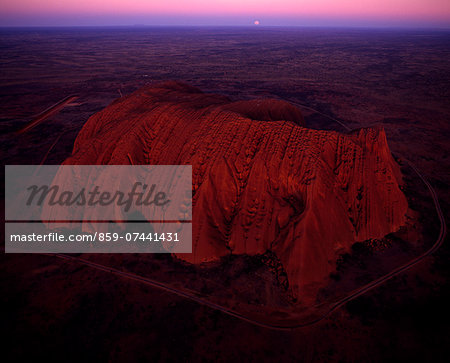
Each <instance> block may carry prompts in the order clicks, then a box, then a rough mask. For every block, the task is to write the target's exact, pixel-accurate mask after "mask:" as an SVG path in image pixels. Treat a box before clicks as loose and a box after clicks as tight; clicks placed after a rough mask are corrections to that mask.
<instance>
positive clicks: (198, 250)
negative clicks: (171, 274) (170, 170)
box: [66, 82, 407, 298]
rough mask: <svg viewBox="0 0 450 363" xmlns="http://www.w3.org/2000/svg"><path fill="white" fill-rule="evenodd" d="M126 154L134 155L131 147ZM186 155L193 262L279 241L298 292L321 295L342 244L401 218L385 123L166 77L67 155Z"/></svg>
mask: <svg viewBox="0 0 450 363" xmlns="http://www.w3.org/2000/svg"><path fill="white" fill-rule="evenodd" d="M128 155H129V156H128ZM130 157H131V160H133V162H134V163H135V164H165V165H169V164H190V165H192V167H193V169H192V170H193V253H192V254H179V255H178V257H179V258H182V259H184V260H186V261H189V262H192V263H200V262H203V261H210V260H214V259H217V258H219V257H221V256H224V255H226V254H229V253H235V254H250V255H254V254H262V253H264V252H266V251H267V250H271V251H273V252H274V253H275V254H276V255H277V256H278V258H279V259H280V260H281V262H282V264H283V265H284V268H285V270H286V272H287V274H288V278H289V283H290V288H291V290H292V292H293V293H294V294H295V295H296V296H298V297H300V298H302V297H304V296H314V295H315V293H316V292H317V290H318V288H319V287H320V286H321V285H323V283H324V281H326V279H327V277H328V275H329V274H330V272H332V271H333V270H334V268H335V261H336V259H337V257H338V255H339V254H340V253H342V252H344V251H347V250H348V249H349V248H350V246H351V245H352V244H353V243H354V242H356V241H363V240H366V239H369V238H380V237H383V236H385V235H386V234H388V233H390V232H393V231H395V230H397V229H398V228H399V227H400V226H401V225H402V224H403V223H404V222H405V213H406V211H407V201H406V198H405V196H404V195H403V193H402V192H401V190H400V189H399V183H400V182H401V175H400V171H399V168H398V166H397V165H396V163H395V162H394V160H393V158H392V156H391V153H390V151H389V148H388V144H387V140H386V135H385V133H384V130H383V129H382V128H370V129H361V130H358V131H355V132H353V133H351V134H340V133H338V132H329V131H318V130H311V129H308V128H306V127H304V121H303V118H302V115H301V113H300V111H299V110H298V109H297V108H296V107H294V106H292V105H290V104H288V103H286V102H283V101H279V100H253V101H240V102H231V101H230V100H229V99H228V98H226V97H223V96H218V95H213V94H205V93H202V92H201V91H199V90H198V89H196V88H193V87H190V86H187V85H184V84H180V83H176V82H168V83H164V84H159V85H155V86H147V87H144V88H142V89H140V90H138V91H136V92H135V93H133V94H132V95H130V96H127V97H123V98H120V99H118V100H116V101H115V102H113V103H112V104H111V105H110V106H108V107H107V108H105V109H104V110H102V111H100V112H99V113H97V114H95V115H93V116H92V117H91V118H90V119H89V120H88V121H87V122H86V124H85V125H84V127H83V129H82V130H81V132H80V134H79V135H78V137H77V139H76V142H75V146H74V150H73V155H72V156H71V157H70V158H68V159H67V160H66V164H115V165H118V164H129V163H130Z"/></svg>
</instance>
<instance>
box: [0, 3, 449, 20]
mask: <svg viewBox="0 0 450 363" xmlns="http://www.w3.org/2000/svg"><path fill="white" fill-rule="evenodd" d="M0 14H1V15H0V21H2V22H4V21H5V20H7V19H9V22H11V21H13V20H14V19H30V20H32V19H46V20H43V21H47V22H49V21H50V22H51V19H57V17H58V16H61V17H66V18H67V17H70V16H74V15H76V16H77V17H78V18H79V17H80V16H88V17H91V18H90V19H91V21H93V22H95V19H107V18H109V19H111V20H110V21H111V22H119V23H120V22H121V23H122V24H126V23H127V21H129V22H131V24H132V23H133V21H134V20H135V19H137V18H136V17H138V18H139V19H143V20H145V16H149V21H148V22H147V24H148V25H151V24H152V21H154V20H155V19H156V17H157V16H160V17H162V19H167V21H168V22H169V23H170V22H171V21H170V17H171V16H172V17H173V16H175V17H177V19H180V17H181V19H182V18H183V17H185V18H189V17H202V18H204V19H205V18H206V19H207V18H208V17H210V18H211V19H213V18H214V17H221V18H222V21H223V19H224V17H225V18H226V19H229V21H230V22H231V24H230V25H233V24H232V23H233V17H236V18H239V19H242V18H243V17H244V18H245V17H248V19H249V20H253V19H261V24H262V25H264V24H265V22H264V18H267V20H268V21H267V24H269V25H270V22H271V20H270V19H271V18H273V17H276V18H277V19H279V20H278V21H282V20H280V19H283V17H287V18H289V19H291V20H292V19H295V18H298V19H307V18H308V17H310V18H315V19H319V18H323V19H328V20H330V21H332V19H346V20H349V21H351V20H352V19H353V20H358V19H359V20H361V19H364V20H370V19H372V20H384V21H390V22H394V23H395V22H396V21H400V22H407V23H408V22H409V23H411V24H413V23H417V24H420V23H433V22H435V23H437V24H441V25H444V26H450V0H158V1H155V0H1V1H0ZM127 19H128V20H127ZM174 21H178V20H174ZM162 22H163V21H162ZM272 22H273V21H272ZM211 24H214V22H213V21H212V22H211ZM0 25H4V24H2V23H0ZM22 25H25V24H22ZM41 25H46V24H41ZM48 25H52V24H48ZM73 25H75V24H73ZM92 25H95V24H92ZM110 25H120V24H110ZM169 25H171V24H169ZM272 25H276V24H272ZM279 25H283V24H279ZM299 25H301V24H299Z"/></svg>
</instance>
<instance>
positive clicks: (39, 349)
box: [0, 28, 450, 361]
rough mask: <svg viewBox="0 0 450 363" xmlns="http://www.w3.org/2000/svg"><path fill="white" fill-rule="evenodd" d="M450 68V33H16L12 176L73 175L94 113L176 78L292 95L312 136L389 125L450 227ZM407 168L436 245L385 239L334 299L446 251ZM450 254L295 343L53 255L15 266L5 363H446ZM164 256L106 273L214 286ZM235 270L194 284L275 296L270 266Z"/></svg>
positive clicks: (10, 60) (5, 279)
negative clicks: (432, 248)
mask: <svg viewBox="0 0 450 363" xmlns="http://www.w3.org/2000/svg"><path fill="white" fill-rule="evenodd" d="M449 58H450V34H449V33H448V32H447V33H446V32H436V31H433V32H432V31H401V32H400V31H391V30H383V31H381V30H377V31H369V30H327V29H281V28H279V29H277V28H273V29H270V28H259V29H246V28H243V29H232V28H229V29H227V28H222V29H205V28H203V29H194V28H191V29H182V28H176V29H175V28H174V29H151V28H148V29H140V28H135V29H81V30H76V29H65V30H64V29H57V30H48V29H33V30H26V31H21V30H1V31H0V67H1V68H0V70H1V71H0V85H1V87H0V128H1V136H0V140H1V143H2V154H1V155H0V157H1V158H2V162H3V164H39V163H41V162H42V163H47V164H58V163H60V162H62V161H63V160H64V159H65V158H66V157H67V156H68V155H69V154H70V152H71V150H72V146H73V141H74V139H75V137H76V135H77V133H78V131H79V130H80V128H81V126H82V125H83V124H84V122H85V121H86V120H87V118H88V117H89V116H91V115H92V114H93V113H95V112H96V111H99V110H101V109H102V108H104V107H105V106H107V105H108V104H109V103H110V102H111V101H112V100H114V99H116V98H117V97H120V96H121V95H125V94H129V93H131V92H132V91H134V90H136V89H137V88H139V87H140V86H142V85H144V84H146V83H150V82H155V81H159V80H167V79H176V80H180V81H184V82H187V83H189V84H191V85H194V86H197V87H199V88H201V89H203V90H205V91H212V92H216V93H222V94H225V95H228V96H229V97H231V98H233V97H235V98H236V99H243V98H244V99H245V98H255V97H271V98H280V99H284V100H287V101H290V102H292V103H296V104H299V105H303V106H306V107H309V108H313V109H314V110H316V111H312V110H311V109H309V108H306V107H303V108H302V111H303V112H304V116H305V120H306V124H307V126H308V127H312V128H320V129H330V130H338V131H344V129H343V128H342V127H341V126H340V125H339V124H338V123H336V122H335V121H333V120H331V119H330V118H329V117H331V118H334V119H337V120H340V121H343V122H345V124H346V125H348V126H349V127H350V128H358V127H361V126H371V125H375V124H381V125H383V126H384V128H385V130H386V133H387V136H388V140H389V146H390V148H391V150H392V151H393V152H394V154H398V155H401V157H403V158H407V159H409V160H411V161H412V162H413V163H414V164H415V165H416V166H417V167H418V169H419V170H420V171H421V172H422V174H423V175H424V176H425V177H426V178H427V179H428V180H429V181H430V182H431V184H432V185H433V186H434V187H435V189H436V191H437V193H438V196H439V198H440V202H441V205H442V207H443V210H444V214H445V215H448V211H449V204H450V194H449V193H448V189H449V183H450V175H449V170H450V160H449V158H448V157H449V154H450V143H449V136H450V121H449V119H450V105H449V103H448V100H449V99H450V64H449V62H448V59H449ZM71 95H76V96H78V98H77V99H76V100H74V101H71V103H69V104H67V105H65V107H64V108H63V109H62V110H60V111H59V112H58V113H54V114H51V115H50V117H49V118H48V119H46V120H45V121H43V122H42V123H41V124H39V125H38V126H36V127H35V128H33V129H31V130H30V131H28V132H26V133H23V134H20V135H17V134H15V131H16V130H18V129H19V128H21V127H23V126H24V125H25V124H26V123H27V122H29V121H31V120H32V119H33V117H34V116H35V115H37V114H39V113H41V112H43V111H44V110H45V109H47V108H48V107H50V106H52V105H54V104H55V103H57V102H59V101H61V100H62V99H63V98H65V97H68V96H71ZM317 111H319V112H317ZM327 116H328V117H327ZM55 141H57V142H56V143H55ZM402 171H403V173H404V175H405V180H406V187H405V188H406V189H405V193H406V195H407V197H408V200H409V203H410V207H411V208H412V209H413V210H415V211H416V213H417V220H418V221H419V224H418V228H419V232H420V233H419V232H417V233H418V234H417V235H420V234H421V235H422V237H421V240H420V241H413V242H414V244H412V245H408V244H406V245H405V244H404V243H403V242H402V240H401V238H400V239H399V237H398V236H391V237H390V239H387V240H386V241H379V242H376V241H375V242H373V241H372V242H373V243H372V244H373V246H370V248H369V247H368V246H367V245H363V246H362V245H356V246H355V247H354V248H353V252H352V253H351V254H348V255H345V256H342V259H341V261H340V263H339V264H338V270H337V271H336V274H334V275H333V276H332V278H331V279H330V285H329V287H328V288H327V289H325V290H324V291H323V292H322V296H321V298H322V299H326V298H327V297H328V296H330V295H333V294H338V293H339V290H340V289H342V287H343V286H345V287H346V288H348V286H354V284H355V283H364V282H367V281H368V280H370V278H371V277H372V276H377V273H376V269H377V267H379V268H380V269H385V268H387V267H389V266H390V264H391V265H394V264H395V263H396V262H399V261H404V259H405V258H407V257H408V256H409V255H410V256H411V257H412V256H414V255H417V254H419V253H420V252H422V251H423V250H425V249H426V248H427V247H428V246H429V245H430V244H431V243H432V242H433V240H434V239H435V238H436V236H437V234H438V230H439V222H438V220H437V218H436V216H435V214H434V213H435V212H434V209H433V205H432V202H431V201H430V199H429V196H428V194H427V190H426V188H424V186H423V184H421V183H420V180H417V177H416V176H415V175H414V173H412V172H411V170H410V169H408V168H407V167H406V166H404V165H403V167H402ZM2 180H3V178H2ZM2 183H3V181H2ZM2 192H3V188H2ZM416 237H417V236H416V235H414V238H416ZM414 238H413V240H414ZM416 239H417V238H416ZM421 243H422V244H421ZM379 246H382V247H380V249H381V251H379V248H378V247H379ZM412 248H414V249H412ZM449 251H450V250H449V247H448V243H444V245H443V246H442V247H441V248H440V249H439V250H438V251H437V252H436V253H435V255H434V256H433V257H432V258H429V259H426V260H425V261H424V262H423V263H421V264H420V265H418V266H417V267H415V268H414V269H413V270H412V271H409V272H408V273H405V274H404V275H401V276H400V277H396V278H394V279H392V280H390V281H389V282H387V283H386V284H384V285H383V286H381V287H380V288H378V289H376V290H373V291H371V292H370V293H368V294H367V295H364V296H362V297H360V298H358V299H356V300H354V301H352V302H350V303H348V304H347V305H346V306H345V307H344V308H343V309H341V310H338V311H336V312H335V313H333V315H331V316H330V317H329V318H328V319H326V320H324V321H322V322H320V323H319V324H316V325H313V326H310V327H307V328H302V329H299V330H295V331H292V332H278V331H271V330H267V329H264V328H260V327H255V326H252V325H250V324H249V323H246V322H243V321H240V320H237V319H236V318H233V317H230V316H227V315H224V314H222V313H220V312H218V311H214V310H211V309H209V308H207V307H204V306H201V305H197V304H196V303H194V302H191V301H188V300H185V299H183V298H181V297H177V296H174V295H172V294H169V293H167V292H162V291H159V290H155V289H152V288H150V287H148V286H145V285H141V284H139V283H136V282H133V281H127V280H124V279H121V278H119V277H117V276H114V275H112V274H108V273H106V272H103V271H97V270H93V269H91V268H89V267H86V266H79V265H76V264H74V263H71V262H66V261H62V260H57V259H55V258H53V257H47V256H32V255H3V256H2V259H1V263H0V269H1V271H2V275H3V276H2V284H1V296H2V302H3V303H4V306H5V307H6V310H5V311H4V312H5V314H4V315H5V318H4V324H3V327H4V329H6V332H7V336H8V338H7V340H6V341H5V343H6V344H5V346H6V351H5V353H6V354H7V355H8V356H9V357H11V358H15V359H18V358H21V357H24V356H34V357H36V356H40V357H46V358H59V359H62V357H64V359H66V360H74V361H79V360H80V359H83V358H84V359H88V358H89V360H93V359H97V360H99V359H100V360H106V359H111V360H123V361H125V360H128V361H131V360H139V359H141V360H150V359H152V360H167V359H189V360H194V361H202V360H210V359H217V360H219V361H220V360H223V361H228V360H244V359H245V360H251V361H252V360H278V361H279V360H287V361H299V360H300V361H355V360H357V361H361V360H364V361H380V360H384V361H386V360H391V359H396V360H401V361H404V360H411V361H417V360H421V361H425V360H426V361H446V360H447V357H448V356H449V353H450V352H449V346H450V345H449V343H450V336H449V335H450V334H449V332H448V325H447V321H449V320H450V319H449V318H450V312H449V310H448V306H450V296H449V291H450V290H449V287H450V274H449V272H450V268H449ZM400 252H401V253H400ZM151 259H152V264H151V266H153V267H152V268H148V267H146V266H145V262H143V261H142V260H141V259H136V260H133V259H132V258H129V256H128V257H127V258H126V259H124V260H121V261H118V260H116V259H113V258H111V259H109V260H108V257H107V256H105V257H104V258H102V260H101V261H102V262H105V263H106V262H107V263H109V264H111V265H115V266H116V267H118V266H120V265H123V266H122V267H124V268H125V269H127V270H131V271H134V272H140V273H142V274H149V275H151V276H155V277H157V276H158V269H160V270H162V271H164V270H165V269H168V268H170V269H171V270H170V273H169V275H171V276H175V277H173V278H172V280H174V279H178V276H182V275H183V274H186V275H188V276H194V277H195V276H200V277H202V276H201V275H202V273H198V272H195V271H192V269H190V268H189V267H186V266H182V265H180V263H179V262H177V261H172V260H171V258H170V257H167V256H163V257H151ZM98 261H99V260H98V259H97V262H98ZM386 261H387V262H386ZM224 262H225V263H226V262H228V261H224ZM233 263H234V266H235V267H234V268H233V269H224V268H222V267H220V266H213V267H212V268H211V269H210V270H209V271H208V276H207V278H204V276H203V277H202V278H204V280H202V281H204V282H198V283H193V282H190V284H189V287H191V288H197V289H199V290H200V291H201V289H202V288H203V290H205V291H206V292H208V291H209V290H208V289H210V290H211V289H212V290H214V289H213V288H212V287H211V286H212V284H214V279H217V280H218V281H219V282H220V283H222V284H223V281H220V280H221V276H225V275H226V276H228V277H232V278H229V280H231V281H232V282H233V281H237V282H235V285H236V286H235V287H236V288H237V290H236V291H242V294H245V295H242V296H241V298H244V299H247V300H251V299H254V298H255V296H256V295H258V294H260V293H259V291H262V287H261V286H259V285H248V286H252V287H253V288H255V290H256V291H258V293H257V294H253V295H252V294H251V293H249V292H248V291H247V290H248V289H247V290H246V288H245V285H243V284H245V283H248V280H245V278H244V280H242V275H243V274H245V273H248V272H249V271H250V272H254V271H256V273H259V274H262V275H264V276H267V280H269V281H271V279H273V276H272V275H270V271H267V270H265V269H264V268H261V263H260V261H257V260H254V259H250V260H248V259H245V258H244V259H241V258H237V260H235V261H233ZM149 265H150V264H149ZM225 266H226V265H225ZM168 271H169V270H168ZM355 271H356V272H355ZM159 274H160V275H161V276H159V277H160V278H163V276H166V275H167V274H165V273H160V272H159ZM244 277H245V276H244ZM166 278H167V277H166ZM191 280H192V279H191ZM279 280H280V279H278V283H279V282H280V281H279ZM349 281H351V283H350V282H349ZM355 281H356V282H355ZM172 282H173V281H172ZM278 288H279V286H278V285H277V287H276V288H275V291H276V289H278ZM239 289H240V290H239ZM205 291H202V292H205ZM222 294H224V295H226V294H225V293H223V292H222ZM216 295H217V294H216ZM253 303H254V304H257V303H259V302H258V301H253Z"/></svg>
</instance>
